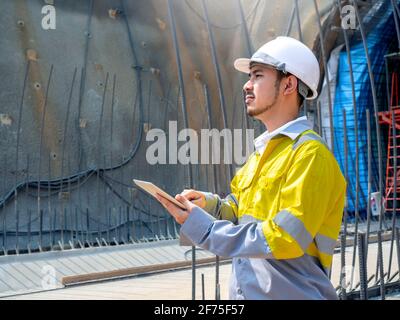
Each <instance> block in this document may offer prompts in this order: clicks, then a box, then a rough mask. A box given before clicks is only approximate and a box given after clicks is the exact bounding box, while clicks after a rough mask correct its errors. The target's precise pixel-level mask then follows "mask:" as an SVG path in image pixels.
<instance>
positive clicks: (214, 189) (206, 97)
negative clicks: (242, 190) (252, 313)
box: [203, 0, 240, 299]
mask: <svg viewBox="0 0 400 320" xmlns="http://www.w3.org/2000/svg"><path fill="white" fill-rule="evenodd" d="M239 2H240V0H239ZM203 87H204V97H205V102H206V109H207V124H208V129H209V130H211V129H212V122H211V118H212V117H211V111H212V110H211V104H210V96H209V94H208V88H207V85H206V84H204V86H203ZM211 158H212V157H211ZM211 168H212V172H213V193H214V194H215V193H217V189H218V188H217V171H216V168H215V165H213V163H212V162H211ZM219 266H220V259H219V256H215V299H217V287H218V284H219Z"/></svg>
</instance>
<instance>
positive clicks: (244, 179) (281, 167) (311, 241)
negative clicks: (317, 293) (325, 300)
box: [229, 130, 346, 272]
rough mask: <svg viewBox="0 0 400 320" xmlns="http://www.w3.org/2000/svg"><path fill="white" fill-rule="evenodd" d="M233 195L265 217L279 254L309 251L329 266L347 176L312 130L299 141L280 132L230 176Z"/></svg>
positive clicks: (237, 208)
mask: <svg viewBox="0 0 400 320" xmlns="http://www.w3.org/2000/svg"><path fill="white" fill-rule="evenodd" d="M231 190H232V197H231V198H232V199H234V198H236V199H235V200H236V201H229V202H230V205H231V206H232V208H233V209H234V213H235V215H236V216H237V218H238V220H239V221H240V219H241V217H242V216H243V215H246V216H249V215H250V216H251V217H253V218H255V219H257V220H258V221H262V230H263V233H264V236H265V238H266V240H267V242H268V245H269V247H270V249H271V251H272V254H273V256H274V258H276V259H292V258H298V257H300V256H303V255H304V254H307V255H311V256H313V257H316V258H318V260H319V261H320V263H321V265H322V267H323V268H324V270H325V271H326V272H327V271H328V270H329V268H330V266H331V263H332V256H333V250H334V247H335V244H336V240H337V237H338V234H339V230H340V225H341V221H342V215H343V207H344V201H345V194H346V180H345V179H344V177H343V175H342V173H341V171H340V168H339V166H338V164H337V162H336V160H335V158H334V156H333V154H332V153H331V151H330V150H329V149H328V147H327V146H326V145H325V144H324V143H323V141H322V139H321V138H320V137H319V136H318V135H317V133H315V132H314V131H313V130H306V131H304V132H303V133H301V134H300V135H299V136H298V137H297V138H296V139H295V140H294V141H293V140H292V139H290V138H289V137H287V136H284V135H278V136H275V137H274V138H272V139H271V141H270V142H269V143H268V145H267V147H266V149H265V151H264V152H263V154H262V155H260V154H258V153H257V152H255V153H253V154H252V155H251V156H250V158H249V159H248V161H247V162H246V164H245V165H244V166H243V167H242V168H241V169H240V170H239V171H238V172H237V174H236V175H235V177H234V179H233V180H232V182H231Z"/></svg>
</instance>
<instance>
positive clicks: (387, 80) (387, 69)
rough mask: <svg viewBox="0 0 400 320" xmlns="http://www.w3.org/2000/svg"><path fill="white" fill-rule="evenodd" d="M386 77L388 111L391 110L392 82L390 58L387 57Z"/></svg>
mask: <svg viewBox="0 0 400 320" xmlns="http://www.w3.org/2000/svg"><path fill="white" fill-rule="evenodd" d="M385 77H386V99H387V110H388V111H389V110H390V109H391V101H390V89H389V85H390V80H389V63H388V58H387V56H385Z"/></svg>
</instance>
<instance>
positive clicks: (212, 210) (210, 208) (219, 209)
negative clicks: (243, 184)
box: [202, 192, 238, 224]
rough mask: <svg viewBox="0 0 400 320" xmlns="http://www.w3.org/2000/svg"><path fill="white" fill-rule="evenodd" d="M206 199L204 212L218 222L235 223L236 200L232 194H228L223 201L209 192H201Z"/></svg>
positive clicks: (236, 220)
mask: <svg viewBox="0 0 400 320" xmlns="http://www.w3.org/2000/svg"><path fill="white" fill-rule="evenodd" d="M202 193H203V194H204V195H205V197H206V206H205V207H204V210H205V211H207V212H208V213H209V214H211V215H212V216H213V217H215V218H217V219H219V220H228V221H231V222H233V223H235V224H236V223H237V222H238V219H237V200H236V198H235V196H234V195H233V194H229V195H228V196H227V197H226V198H225V199H221V198H220V197H219V195H217V194H213V193H211V192H202Z"/></svg>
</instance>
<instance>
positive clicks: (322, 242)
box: [315, 233, 336, 255]
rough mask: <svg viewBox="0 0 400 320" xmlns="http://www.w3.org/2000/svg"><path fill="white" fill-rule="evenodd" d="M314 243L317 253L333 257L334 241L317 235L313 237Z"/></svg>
mask: <svg viewBox="0 0 400 320" xmlns="http://www.w3.org/2000/svg"><path fill="white" fill-rule="evenodd" d="M315 243H316V245H317V248H318V250H319V251H321V252H323V253H326V254H328V255H333V250H334V249H335V246H336V240H334V239H332V238H329V237H327V236H324V235H323V234H320V233H317V235H316V236H315Z"/></svg>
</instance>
